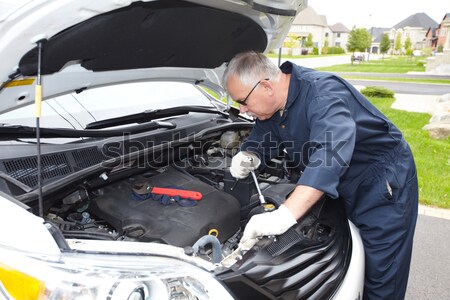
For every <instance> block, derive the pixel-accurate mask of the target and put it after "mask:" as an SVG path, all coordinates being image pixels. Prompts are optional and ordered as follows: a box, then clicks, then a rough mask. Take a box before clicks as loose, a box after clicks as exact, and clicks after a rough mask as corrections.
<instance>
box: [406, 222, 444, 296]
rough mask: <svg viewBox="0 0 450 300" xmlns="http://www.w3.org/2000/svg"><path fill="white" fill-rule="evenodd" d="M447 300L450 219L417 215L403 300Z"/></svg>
mask: <svg viewBox="0 0 450 300" xmlns="http://www.w3.org/2000/svg"><path fill="white" fill-rule="evenodd" d="M449 298H450V220H445V219H441V218H435V217H429V216H424V215H419V219H418V221H417V227H416V233H415V236H414V248H413V258H412V263H411V271H410V275H409V282H408V290H407V292H406V300H441V299H442V300H446V299H449Z"/></svg>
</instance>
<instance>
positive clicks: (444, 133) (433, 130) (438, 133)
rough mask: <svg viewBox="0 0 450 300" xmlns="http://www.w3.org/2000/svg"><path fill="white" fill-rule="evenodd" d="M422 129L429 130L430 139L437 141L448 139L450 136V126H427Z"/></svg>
mask: <svg viewBox="0 0 450 300" xmlns="http://www.w3.org/2000/svg"><path fill="white" fill-rule="evenodd" d="M422 129H424V130H428V135H429V136H430V138H432V139H435V140H441V139H446V138H448V137H449V136H450V124H440V123H438V124H427V125H425V126H424V127H423V128H422Z"/></svg>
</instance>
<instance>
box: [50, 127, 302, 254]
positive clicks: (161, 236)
mask: <svg viewBox="0 0 450 300" xmlns="http://www.w3.org/2000/svg"><path fill="white" fill-rule="evenodd" d="M246 134H248V130H243V132H241V131H226V132H224V133H222V134H221V135H218V136H217V138H210V139H208V140H205V141H202V144H201V145H197V146H195V147H184V148H183V149H187V150H183V151H188V152H183V153H181V154H179V155H178V156H177V157H181V158H179V159H173V160H172V161H169V160H167V162H168V163H166V165H163V166H158V167H151V168H142V170H141V169H140V168H132V170H131V171H130V172H132V175H130V176H128V175H126V174H125V175H124V174H121V175H120V176H119V177H117V178H114V179H113V178H109V179H108V180H105V181H104V182H103V183H102V182H100V183H94V182H90V183H89V185H90V187H89V188H88V187H86V186H84V187H83V188H81V189H78V190H76V191H75V192H73V193H71V194H70V195H68V196H65V197H63V198H62V199H61V200H59V202H60V205H54V206H52V207H51V208H50V209H49V211H48V212H49V213H48V214H47V216H46V219H47V220H48V221H50V222H52V223H54V224H56V225H57V226H58V227H59V228H60V230H61V231H62V233H63V234H64V236H65V237H66V238H83V239H86V238H87V239H107V240H124V241H136V242H155V243H165V244H170V245H174V246H179V247H189V246H193V245H194V246H195V245H196V243H197V242H198V241H199V240H200V239H201V238H202V237H205V236H211V235H212V236H214V237H215V238H216V239H217V241H218V243H220V251H221V255H222V256H226V255H227V254H229V253H231V252H232V251H233V250H234V249H235V248H236V246H237V244H238V242H239V237H240V234H241V233H242V229H243V228H244V227H245V224H246V222H247V221H248V219H249V218H250V216H251V215H252V214H253V213H255V211H257V210H258V208H261V206H260V202H259V198H258V194H257V189H256V186H255V182H254V181H253V178H252V177H251V176H249V177H248V178H245V179H242V180H239V181H236V180H235V179H234V178H233V177H232V176H231V174H230V172H229V165H230V163H231V158H232V157H233V155H234V154H235V153H236V152H237V151H238V146H239V142H240V140H242V138H243V137H244V136H245V135H246ZM283 168H284V166H283V165H282V164H281V163H280V162H274V163H273V164H269V166H268V167H267V168H266V170H265V172H264V173H263V174H258V175H257V176H258V181H259V187H260V188H261V190H262V191H263V193H264V195H265V197H266V200H267V201H268V202H271V203H272V204H274V207H277V206H278V205H280V204H281V203H282V202H283V201H284V199H285V198H286V196H287V194H288V193H289V192H290V191H292V189H293V188H294V187H295V184H292V183H290V181H289V180H288V179H286V178H283V177H285V176H281V175H280V174H286V172H285V170H284V169H283ZM97 180H98V181H101V180H100V179H97ZM142 186H145V187H147V188H148V189H149V192H150V191H151V189H152V188H154V187H162V188H175V189H181V190H190V191H194V192H199V193H201V195H202V198H201V199H200V200H192V199H185V198H180V197H169V196H165V195H162V196H160V197H155V195H151V194H152V193H144V194H139V193H138V194H136V187H142ZM259 212H260V211H259ZM209 248H212V247H209ZM211 252H212V250H211V249H206V252H205V253H206V254H205V255H204V258H205V259H208V260H212V259H211ZM198 254H199V253H198Z"/></svg>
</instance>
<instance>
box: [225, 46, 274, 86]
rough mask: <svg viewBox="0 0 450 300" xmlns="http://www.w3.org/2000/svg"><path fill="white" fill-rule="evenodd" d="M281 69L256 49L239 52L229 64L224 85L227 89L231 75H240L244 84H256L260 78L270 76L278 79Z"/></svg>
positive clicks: (272, 78) (240, 79)
mask: <svg viewBox="0 0 450 300" xmlns="http://www.w3.org/2000/svg"><path fill="white" fill-rule="evenodd" d="M280 74H281V71H280V69H279V68H278V67H277V66H276V65H275V64H274V63H273V62H272V61H271V60H270V59H269V58H267V57H266V56H265V55H264V54H262V53H258V52H255V51H248V52H242V53H239V54H237V55H236V56H235V57H234V58H233V59H232V60H231V61H230V63H229V64H228V67H227V69H226V70H225V72H224V74H223V77H222V86H223V87H224V88H225V89H226V88H227V82H228V80H229V79H230V77H231V76H235V75H236V76H238V78H239V81H240V82H241V83H242V84H243V85H248V86H251V85H254V84H255V83H256V82H258V80H261V79H264V78H269V79H270V80H272V81H278V80H279V78H280V76H279V75H280Z"/></svg>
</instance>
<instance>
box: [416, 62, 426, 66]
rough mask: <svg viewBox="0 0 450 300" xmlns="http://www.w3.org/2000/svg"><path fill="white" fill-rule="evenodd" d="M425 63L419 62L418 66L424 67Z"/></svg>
mask: <svg viewBox="0 0 450 300" xmlns="http://www.w3.org/2000/svg"><path fill="white" fill-rule="evenodd" d="M424 65H425V63H424V62H423V61H419V62H417V66H418V67H423V66H424Z"/></svg>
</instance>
